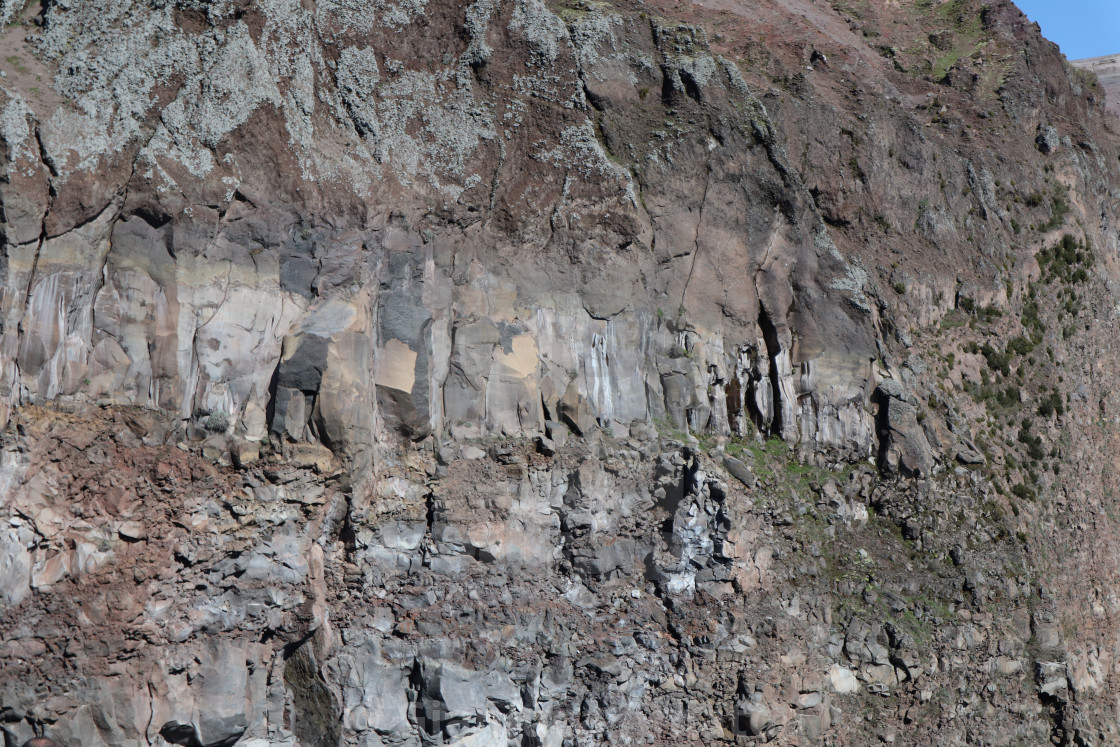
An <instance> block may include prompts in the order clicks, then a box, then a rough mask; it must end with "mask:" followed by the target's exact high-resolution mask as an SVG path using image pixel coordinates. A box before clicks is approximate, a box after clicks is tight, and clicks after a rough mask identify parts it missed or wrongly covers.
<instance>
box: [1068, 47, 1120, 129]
mask: <svg viewBox="0 0 1120 747" xmlns="http://www.w3.org/2000/svg"><path fill="white" fill-rule="evenodd" d="M1069 64H1071V65H1073V66H1074V67H1076V68H1078V69H1080V70H1088V71H1089V72H1091V73H1093V75H1095V76H1097V80H1098V82H1099V83H1100V86H1101V88H1103V89H1104V91H1105V93H1106V94H1107V99H1108V104H1107V106H1106V107H1105V108H1106V109H1108V111H1110V112H1112V113H1113V114H1120V55H1116V54H1111V55H1105V56H1104V57H1087V58H1085V59H1083V60H1071V61H1070V63H1069Z"/></svg>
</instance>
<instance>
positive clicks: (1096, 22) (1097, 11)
mask: <svg viewBox="0 0 1120 747" xmlns="http://www.w3.org/2000/svg"><path fill="white" fill-rule="evenodd" d="M1015 4H1016V5H1018V6H1019V9H1020V10H1022V11H1023V12H1024V13H1026V14H1027V17H1028V18H1030V19H1031V20H1032V21H1036V22H1037V23H1038V25H1039V26H1041V27H1042V35H1043V36H1045V37H1046V38H1047V39H1049V40H1050V41H1052V42H1054V43H1055V44H1057V45H1058V46H1059V47H1061V48H1062V53H1063V54H1064V55H1065V56H1066V57H1068V58H1069V59H1071V60H1078V59H1081V58H1083V57H1099V56H1101V55H1105V54H1120V0H1015Z"/></svg>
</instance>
